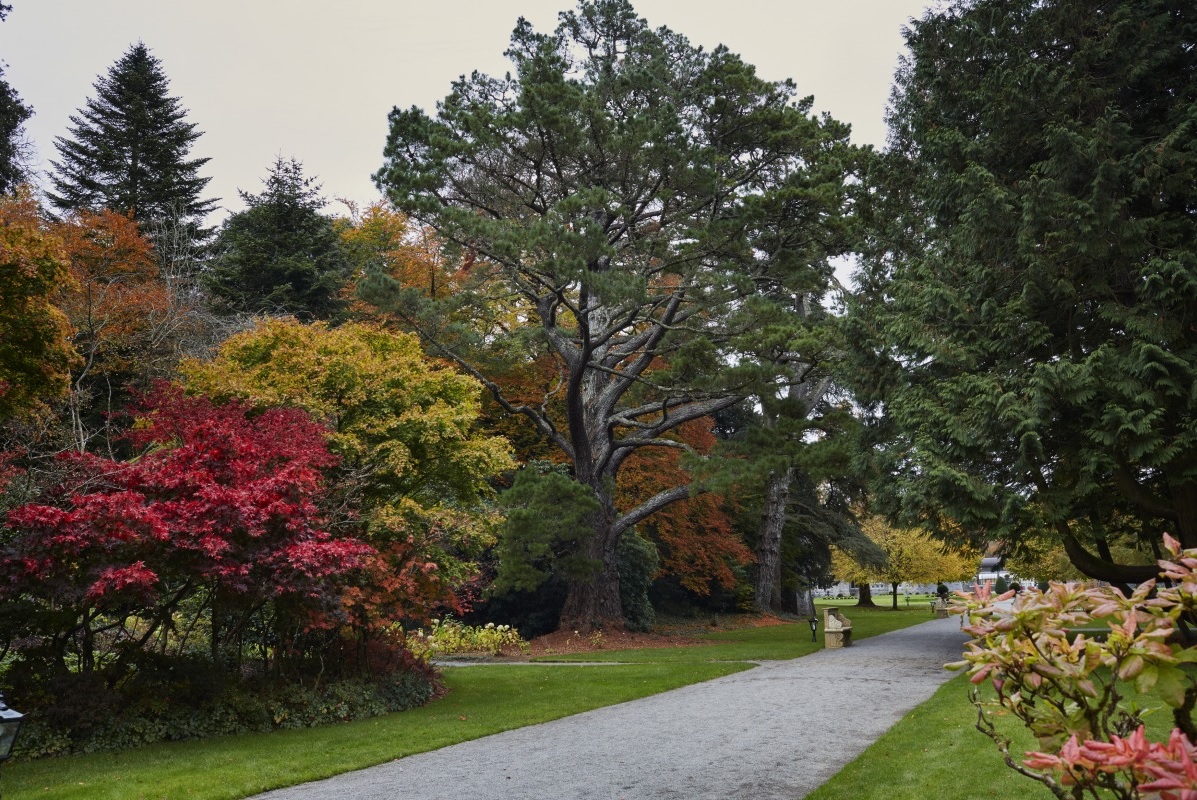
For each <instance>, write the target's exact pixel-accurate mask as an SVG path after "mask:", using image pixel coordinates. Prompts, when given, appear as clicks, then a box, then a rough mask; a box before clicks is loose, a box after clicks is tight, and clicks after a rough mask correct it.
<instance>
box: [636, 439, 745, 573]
mask: <svg viewBox="0 0 1197 800" xmlns="http://www.w3.org/2000/svg"><path fill="white" fill-rule="evenodd" d="M676 433H677V435H678V438H679V439H681V440H682V441H684V442H686V443H687V444H689V445H690V446H691V447H693V448H694V449H695V450H697V451H699V452H706V451H707V450H709V449H710V448H711V447H712V446H713V445H714V443H715V437H714V435H713V434H712V433H711V421H710V420H709V419H699V420H694V421H693V422H688V423H686V424H684V425H682V426H681V427H680V428H678V430H677V431H676ZM679 459H680V451H679V450H675V449H672V448H641V449H639V450H637V451H636V452H635V453H634V454H633V455H631V456H630V457H629V458H628V460H627V461H626V462H624V465H623V468H622V469H621V470H620V473H619V490H620V492H619V498H620V501H621V502H620V505H621V506H626V507H632V506H634V505H636V504H638V503H641V502H643V501H644V500H646V499H648V498H649V497H651V496H652V495H654V494H656V493H657V492H660V491H663V490H665V489H669V488H671V487H673V486H679V485H682V484H685V483H686V482H687V481H689V479H690V478H689V475H688V474H687V473H686V471H685V470H684V469H683V468H682V466H681V464H680V463H679ZM726 502H727V500H726V499H725V498H723V497H722V496H720V495H717V494H712V493H707V494H700V495H698V496H697V497H690V498H687V499H685V500H679V501H678V502H676V503H672V504H671V505H669V506H667V507H666V508H665V509H664V510H662V511H659V512H657V513H656V514H654V515H653V516H652V517H650V518H649V519H648V521H647V522H646V523H645V524H644V526H643V527H644V529H645V530H646V532H648V533H649V534H650V535H651V537H652V538H654V539H655V540H656V541H657V543H658V545H659V547H660V551H661V571H662V572H663V573H665V574H667V575H674V576H676V577H677V578H678V579H679V580H680V582H681V584H682V586H684V587H686V588H687V589H689V590H690V591H692V592H695V593H697V594H702V595H706V594H710V591H711V584H712V582H714V583H716V584H718V585H719V586H721V587H723V588H725V589H731V588H732V587H734V586H735V583H736V577H735V573H734V572H733V567H734V566H738V565H743V564H749V563H751V562H752V561H753V555H752V551H750V550H749V549H748V547H747V546H745V544H744V542H743V541H742V540H741V539H740V537H739V535H738V534H736V532H735V531H734V530H733V528H732V524H731V520H730V519H728V516H727V514H726V513H724V504H725V503H726Z"/></svg>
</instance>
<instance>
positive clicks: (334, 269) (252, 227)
mask: <svg viewBox="0 0 1197 800" xmlns="http://www.w3.org/2000/svg"><path fill="white" fill-rule="evenodd" d="M263 183H264V184H265V187H264V190H263V191H262V193H261V194H250V193H249V192H244V191H243V192H241V199H242V200H243V201H244V202H245V205H246V209H245V210H244V211H241V212H238V213H236V214H233V215H232V216H231V217H229V218H228V219H227V220H225V223H224V227H223V228H222V229H221V231H220V235H219V237H218V238H217V241H216V259H215V262H214V263H213V265H212V268H211V269H210V270H209V272H208V273H207V283H208V288H209V290H210V291H211V292H212V294H213V295H214V296H215V297H216V298H218V299H219V301H220V302H222V303H223V304H224V306H225V308H226V309H228V310H231V311H240V312H247V313H251V314H257V313H263V312H264V313H271V314H290V315H292V316H295V317H299V318H301V319H307V320H311V319H329V318H330V317H332V316H334V315H335V314H336V313H337V312H339V311H340V310H341V308H342V306H343V305H344V303H343V301H342V299H341V296H340V295H341V289H342V287H343V286H344V285H345V281H346V279H347V278H348V274H349V255H348V253H347V251H346V249H345V247H344V246H343V245H342V244H341V238H340V235H339V233H338V232H337V230H336V228H335V226H334V225H333V220H332V218H330V217H327V216H325V215H324V214H322V213H321V209H322V208H323V207H324V198H323V197H321V196H320V186H319V184H317V183H316V180H315V178H311V177H308V176H306V175H304V174H303V164H302V163H300V162H299V161H297V160H296V159H293V158H292V159H284V158H282V157H279V158H277V159H275V162H274V164H273V165H272V166H271V168H270V174H269V175H267V176H266V178H265V179H264V181H263Z"/></svg>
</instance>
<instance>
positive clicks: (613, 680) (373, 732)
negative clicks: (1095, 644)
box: [0, 609, 929, 800]
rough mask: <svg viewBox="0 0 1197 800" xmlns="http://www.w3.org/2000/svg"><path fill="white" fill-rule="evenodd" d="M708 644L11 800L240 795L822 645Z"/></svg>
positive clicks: (721, 640)
mask: <svg viewBox="0 0 1197 800" xmlns="http://www.w3.org/2000/svg"><path fill="white" fill-rule="evenodd" d="M847 613H848V616H849V617H850V618H851V619H852V623H853V629H854V631H855V633H854V636H855V637H856V638H864V637H866V636H872V635H876V634H878V633H883V632H886V631H890V630H895V629H897V628H901V627H905V626H907V625H913V624H916V623H919V622H923V621H925V620H927V619H928V618H929V615H928V613H927V612H926V611H920V612H915V611H909V612H907V611H900V612H891V611H884V610H874V611H866V610H863V609H852V610H850V611H849V612H847ZM703 638H706V639H708V640H710V642H711V643H710V644H709V645H700V646H697V647H691V648H665V649H654V650H628V651H604V652H600V653H591V654H584V655H582V656H578V658H580V659H583V660H600V659H601V660H611V661H626V662H632V663H628V664H618V665H617V664H611V665H605V666H593V667H588V666H572V665H570V666H565V665H563V666H557V667H554V666H552V665H551V664H536V665H516V664H513V665H497V666H490V665H487V666H472V667H453V668H448V669H446V670H445V673H444V674H445V683H446V684H447V685H448V687H449V689H450V692H449V694H448V695H447V696H446V697H444V698H442V699H440V700H437V701H436V702H434V703H431V704H429V705H428V706H425V707H424V708H419V709H414V710H412V711H405V712H402V713H399V714H389V715H386V716H383V717H377V718H374V719H369V720H361V721H358V722H350V723H346V724H343V725H333V726H327V727H321V728H311V729H306V730H300V731H281V732H277V733H270V734H251V735H246V736H230V737H222V738H218V739H209V740H204V741H195V742H178V743H170V744H161V745H153V746H150V747H145V748H140V749H137V750H130V751H125V752H119V753H97V754H93V755H86V756H73V757H67V758H58V759H42V760H38V761H32V762H17V763H14V764H9V765H6V766H5V767H4V769H3V773H2V775H0V789H2V790H3V796H4V800H23V799H28V800H32V799H33V798H39V800H51V799H52V800H93V799H94V800H179V799H180V798H187V799H188V800H235V799H236V798H242V797H246V796H248V795H252V794H257V793H259V792H262V791H266V790H267V789H271V788H278V787H282V786H290V785H294V784H297V783H302V782H304V781H309V780H314V779H317V778H322V777H328V776H330V775H335V774H339V773H341V772H347V771H349V770H354V769H361V768H363V767H367V766H372V765H374V764H380V763H383V762H385V761H390V760H392V759H395V758H401V757H403V756H407V755H412V754H414V753H420V752H425V751H428V750H435V749H437V748H440V747H445V746H447V745H450V744H455V743H457V742H463V741H468V740H470V739H476V738H479V737H481V736H486V735H488V734H491V733H497V732H499V731H504V730H510V729H512V728H518V727H523V726H525V725H532V724H535V723H539V722H545V721H548V720H551V719H557V718H559V717H564V716H569V715H570V714H577V713H579V712H582V711H587V710H589V709H592V708H598V707H601V706H605V705H611V704H614V703H621V702H624V701H626V700H632V699H635V698H638V697H645V696H648V695H651V694H656V693H658V692H663V691H667V690H669V689H674V688H677V687H680V686H685V685H688V684H692V683H698V682H700V681H705V680H710V679H712V678H716V677H720V676H722V675H727V674H730V673H733V672H738V671H740V670H744V669H748V668H750V664H748V663H745V662H749V661H760V660H769V659H784V658H794V657H796V656H800V655H805V654H807V653H810V652H812V651H813V650H815V649H817V648H819V647H822V643H821V640H822V636H821V635H820V637H819V638H820V642H818V643H812V642H811V641H810V628H809V626H808V625H807V624H806V623H805V622H798V623H790V624H785V625H775V626H769V627H762V628H745V629H740V630H727V631H716V632H713V633H709V634H706V635H705V636H704V637H703Z"/></svg>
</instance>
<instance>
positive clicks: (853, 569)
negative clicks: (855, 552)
mask: <svg viewBox="0 0 1197 800" xmlns="http://www.w3.org/2000/svg"><path fill="white" fill-rule="evenodd" d="M861 530H862V531H863V532H864V534H865V535H866V536H868V537H869V538H870V539H872V540H873V542H874V543H876V545H877V546H878V547H880V548H881V550H882V552H884V553H885V557H886V563H885V565H884V566H878V567H874V566H865V565H862V564H859V563H857V562H856V561H854V560H853V559H852V557H851V556H850V555H848V554H847V553H846V552H844V551H843V550H841V549H839V548H838V547H833V548H832V557H831V569H832V572H833V573H834V574H835V576H836V577H837V578H839V579H840V580H843V581H849V582H850V583H857V584H864V585H868V584H870V583H881V582H884V583H888V584H889V585H890V587H891V595H892V597H893V608H895V609H896V608H897V607H898V586H899V585H900V584H903V583H935V582H938V581H955V580H961V579H963V578H967V577H969V576H971V575H975V574H976V572H977V566H978V564H979V563H980V559H981V556H980V554H979V553H973V552H969V551H966V550H964V549H961V548H956V547H951V546H949V545H947V544H945V543H944V542H941V541H937V540H936V539H933V538H932V537H931V534H929V533H927V532H926V531H923V530H919V529H918V528H895V527H892V526H891V525H889V524H887V523H886V522H885V520H883V519H882V518H880V517H866V518H865V519H864V520H863V522H862V523H861ZM861 604H862V605H871V604H872V601H871V599H870V600H868V601H867V602H866V601H865V595H864V593H863V592H862V593H861Z"/></svg>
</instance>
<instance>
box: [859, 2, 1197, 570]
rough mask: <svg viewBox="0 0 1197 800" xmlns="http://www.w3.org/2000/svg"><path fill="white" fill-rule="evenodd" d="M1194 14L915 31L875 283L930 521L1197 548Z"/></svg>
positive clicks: (877, 313)
mask: <svg viewBox="0 0 1197 800" xmlns="http://www.w3.org/2000/svg"><path fill="white" fill-rule="evenodd" d="M1195 37H1197V12H1195V9H1194V7H1193V5H1192V4H1191V3H1187V2H1178V1H1177V0H1144V2H1137V1H1136V2H1114V3H1104V4H1101V5H1100V6H1094V5H1093V4H1091V3H1085V2H1080V1H1079V0H1057V1H1056V2H1050V3H1043V2H1038V1H1037V0H1013V1H1009V2H1008V1H1007V0H959V1H958V2H955V3H952V4H951V5H950V6H949V7H947V8H946V9H945V10H943V11H942V12H938V13H928V15H927V16H926V17H924V18H923V19H922V20H921V21H918V22H916V23H914V24H913V26H912V27H911V28H910V30H909V31H908V33H907V43H908V45H909V47H910V55H909V57H908V58H907V59H906V60H905V62H904V63H903V64H902V67H901V69H900V70H899V72H898V76H897V87H896V89H895V93H894V99H893V106H892V109H891V112H890V115H889V120H890V125H891V141H890V157H889V160H888V162H887V164H886V168H885V174H884V176H883V178H884V181H883V185H884V187H885V195H886V202H885V203H884V204H883V205H882V206H881V209H882V212H883V214H882V217H881V218H882V220H883V221H884V222H885V225H884V226H883V228H882V232H881V233H880V234H879V240H878V242H877V245H878V249H877V253H876V254H875V255H874V256H873V257H872V258H871V259H869V262H868V269H867V270H866V271H865V273H864V274H863V275H862V278H863V283H864V285H865V287H866V288H867V289H868V290H870V291H871V292H872V293H873V299H874V300H875V303H874V305H873V307H872V313H871V314H866V315H864V316H863V317H861V322H862V324H861V326H860V328H859V329H858V332H859V333H861V336H862V341H864V342H865V343H866V348H867V349H869V350H870V351H871V352H872V353H873V354H874V355H876V356H878V357H879V360H878V362H875V364H874V366H876V365H877V364H882V365H883V367H882V368H880V369H877V370H876V371H875V372H872V373H862V374H869V375H871V377H872V378H874V379H875V380H874V384H873V387H872V388H874V389H877V390H879V391H878V393H877V394H875V395H873V399H874V400H879V401H883V403H884V407H885V409H886V411H887V413H888V414H889V415H890V416H889V421H890V422H891V423H892V424H893V426H894V427H893V430H892V433H893V435H894V436H895V437H896V438H895V442H896V446H895V447H894V448H892V450H891V451H890V452H891V453H892V455H893V459H892V461H891V462H890V463H889V464H888V465H887V469H888V471H891V472H892V473H893V474H894V475H896V476H897V477H896V480H895V482H894V488H896V490H897V491H896V492H895V493H894V494H895V495H896V496H897V497H899V498H900V500H901V502H902V503H903V504H905V508H906V511H907V512H908V514H909V516H910V517H913V518H917V519H924V520H932V521H933V520H934V519H935V518H936V517H937V516H938V515H939V514H940V511H941V510H942V511H944V512H946V514H948V515H950V516H952V517H955V518H956V519H958V520H960V521H961V522H963V523H964V524H965V525H966V526H967V527H969V528H971V529H974V530H984V531H987V532H988V533H989V535H990V536H993V537H1002V536H1016V535H1017V534H1018V532H1019V531H1020V530H1025V529H1028V528H1034V527H1036V526H1041V525H1046V526H1047V527H1048V528H1049V529H1052V530H1054V531H1055V532H1056V535H1057V536H1058V538H1059V541H1060V542H1061V543H1062V544H1063V545H1064V546H1065V548H1066V550H1067V552H1068V554H1069V556H1070V558H1071V559H1072V561H1073V562H1074V563H1075V564H1076V565H1077V567H1078V568H1080V569H1081V570H1082V571H1084V572H1085V573H1087V574H1088V575H1090V576H1093V577H1097V578H1103V579H1107V580H1111V581H1140V580H1146V579H1147V578H1149V577H1151V576H1152V574H1153V572H1154V569H1153V568H1144V567H1132V566H1125V567H1120V566H1119V565H1117V564H1116V563H1114V562H1113V561H1112V560H1111V557H1110V555H1109V550H1108V547H1107V546H1106V545H1107V539H1108V537H1109V536H1110V535H1111V534H1113V533H1127V534H1132V535H1135V536H1142V537H1144V540H1145V541H1154V540H1158V539H1159V534H1160V532H1161V531H1163V530H1171V531H1175V532H1176V533H1177V535H1178V538H1179V539H1180V540H1181V541H1182V543H1183V544H1184V546H1186V547H1192V546H1194V545H1195V544H1197V394H1194V392H1193V387H1194V385H1197V375H1195V374H1194V369H1195V365H1197V334H1195V333H1194V331H1195V329H1194V327H1193V324H1192V319H1193V309H1194V308H1197V215H1194V213H1193V209H1194V208H1195V207H1197V159H1194V142H1195V141H1197V138H1195V137H1194V136H1193V130H1194V125H1197V50H1195V49H1194V47H1193V42H1194V40H1195Z"/></svg>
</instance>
